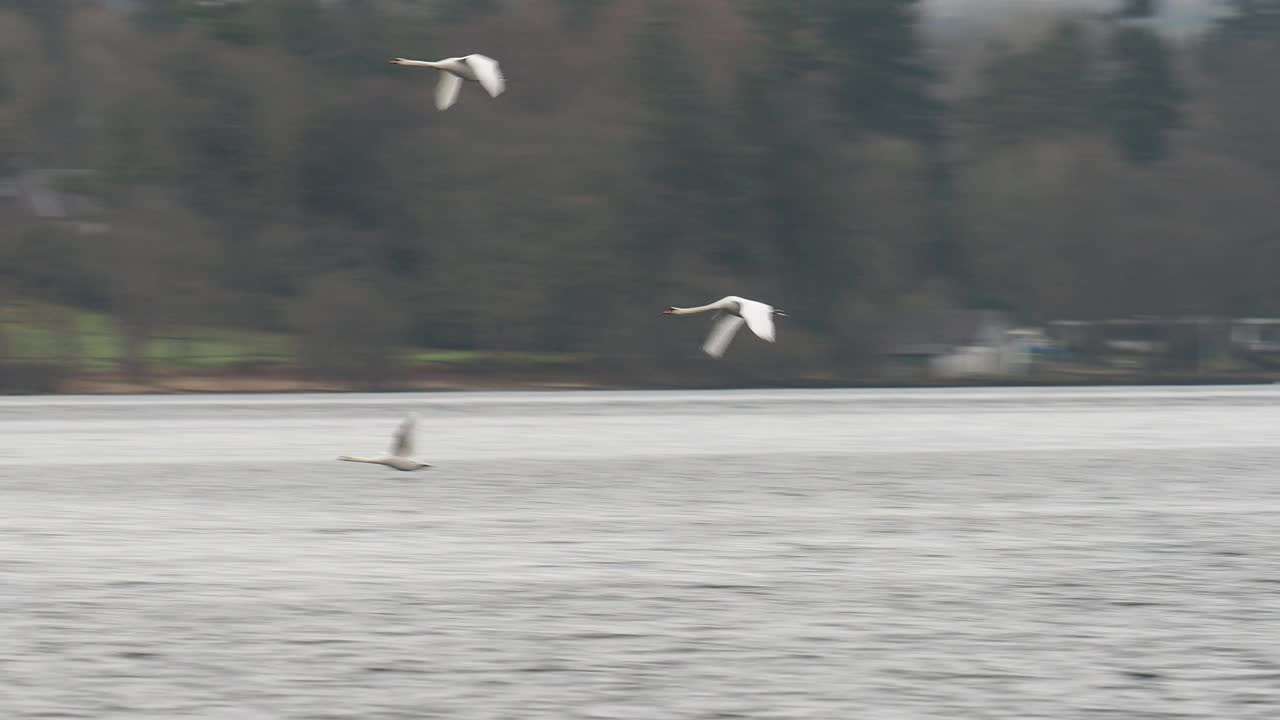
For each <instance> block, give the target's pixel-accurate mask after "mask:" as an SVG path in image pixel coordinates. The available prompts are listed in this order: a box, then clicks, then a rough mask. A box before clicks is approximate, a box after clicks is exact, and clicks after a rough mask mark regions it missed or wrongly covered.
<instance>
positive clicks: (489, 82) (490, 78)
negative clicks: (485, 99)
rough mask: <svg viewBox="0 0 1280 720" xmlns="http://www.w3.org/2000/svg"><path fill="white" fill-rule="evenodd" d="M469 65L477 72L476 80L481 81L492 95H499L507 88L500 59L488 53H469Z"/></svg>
mask: <svg viewBox="0 0 1280 720" xmlns="http://www.w3.org/2000/svg"><path fill="white" fill-rule="evenodd" d="M467 65H468V66H469V67H470V68H471V71H472V72H474V73H475V74H476V82H478V83H480V85H481V86H483V87H484V89H485V90H487V91H488V92H489V95H490V96H491V97H498V96H499V95H501V94H502V91H503V90H506V89H507V82H506V80H505V79H503V77H502V68H500V67H498V61H497V60H494V59H493V58H491V57H488V56H486V55H468V56H467Z"/></svg>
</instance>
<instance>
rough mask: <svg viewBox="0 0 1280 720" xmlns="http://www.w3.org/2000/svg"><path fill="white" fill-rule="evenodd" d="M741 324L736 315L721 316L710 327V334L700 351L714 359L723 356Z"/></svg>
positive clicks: (741, 321) (740, 319)
mask: <svg viewBox="0 0 1280 720" xmlns="http://www.w3.org/2000/svg"><path fill="white" fill-rule="evenodd" d="M742 323H743V320H742V318H740V317H738V316H737V315H729V314H727V313H724V314H721V315H720V317H719V318H717V319H716V321H715V325H713V326H711V334H710V335H708V336H707V341H706V342H704V343H702V351H703V352H705V353H706V354H708V355H710V356H711V357H715V358H718V357H720V356H721V355H724V351H725V349H726V348H728V347H729V343H730V342H731V341H732V340H733V336H734V335H735V334H736V333H737V332H738V328H740V327H742Z"/></svg>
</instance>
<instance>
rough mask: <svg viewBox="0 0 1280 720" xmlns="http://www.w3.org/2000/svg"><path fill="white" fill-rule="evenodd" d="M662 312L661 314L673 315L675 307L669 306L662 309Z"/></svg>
mask: <svg viewBox="0 0 1280 720" xmlns="http://www.w3.org/2000/svg"><path fill="white" fill-rule="evenodd" d="M662 314H663V315H675V314H676V309H675V308H673V307H669V308H667V309H666V310H663V311H662Z"/></svg>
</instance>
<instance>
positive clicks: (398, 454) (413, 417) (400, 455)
mask: <svg viewBox="0 0 1280 720" xmlns="http://www.w3.org/2000/svg"><path fill="white" fill-rule="evenodd" d="M417 425H418V416H417V414H416V413H409V416H408V417H406V418H405V419H404V420H402V421H401V422H400V427H398V428H396V434H395V441H394V442H392V444H391V454H390V455H388V456H387V457H382V458H363V457H353V456H351V455H342V456H340V457H339V458H338V459H339V460H346V461H347V462H362V463H373V464H374V465H386V466H387V467H390V468H395V469H396V470H421V469H423V468H429V467H431V466H430V465H428V464H426V463H424V462H419V461H417V460H414V459H413V433H414V429H415V428H416V427H417Z"/></svg>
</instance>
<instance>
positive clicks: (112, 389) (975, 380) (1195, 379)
mask: <svg viewBox="0 0 1280 720" xmlns="http://www.w3.org/2000/svg"><path fill="white" fill-rule="evenodd" d="M1276 383H1280V372H1277V373H1257V372H1254V373H1240V372H1235V373H1214V374H1206V373H1201V374H1196V373H1141V374H1139V373H1092V372H1091V373H1053V374H1044V375H1033V376H1025V377H1016V378H1010V377H1003V378H1000V377H960V378H926V377H920V378H884V377H863V378H855V377H846V378H839V377H819V376H808V377H803V376H802V377H791V378H784V379H779V380H769V379H766V378H741V377H740V378H726V377H722V376H716V375H707V374H705V373H691V374H689V375H688V376H686V377H683V378H681V380H680V381H678V382H672V381H671V377H670V376H664V377H663V378H662V381H660V382H659V381H657V378H656V376H652V377H651V378H648V379H647V378H645V377H643V376H634V377H630V378H607V377H604V376H603V375H601V374H597V373H590V372H583V373H581V374H564V373H549V372H510V373H459V372H448V371H439V372H422V373H414V374H413V375H412V376H410V377H399V378H396V379H393V380H387V381H384V382H378V383H369V382H357V381H345V380H334V379H324V378H314V377H308V376H306V375H305V374H302V373H293V372H285V371H276V372H266V373H264V372H260V371H259V372H234V373H229V372H212V373H210V372H206V373H192V372H178V371H169V372H156V373H153V374H152V375H151V376H150V377H149V378H148V379H147V380H146V381H144V382H134V381H130V380H128V379H127V378H125V377H124V376H123V375H122V374H120V373H117V372H100V373H78V374H75V375H72V376H68V377H64V378H60V379H59V380H58V381H57V382H56V383H53V384H50V385H49V386H46V387H39V386H32V387H21V386H19V387H3V388H0V396H5V395H9V396H13V395H166V394H168V395H176V394H197V395H199V394H271V393H286V394H287V393H349V392H361V393H367V392H385V393H397V392H468V391H472V392H478V391H490V392H492V391H529V390H547V391H553V390H727V389H767V388H777V389H781V388H791V389H839V388H847V389H854V388H867V389H873V388H880V389H890V388H947V387H959V388H966V387H967V388H974V387H1010V388H1013V387H1107V386H1124V385H1129V386H1150V385H1270V384H1276Z"/></svg>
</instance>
